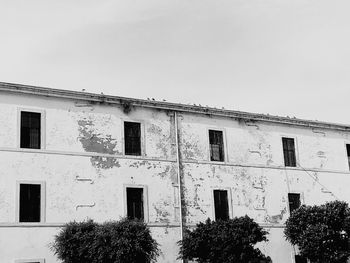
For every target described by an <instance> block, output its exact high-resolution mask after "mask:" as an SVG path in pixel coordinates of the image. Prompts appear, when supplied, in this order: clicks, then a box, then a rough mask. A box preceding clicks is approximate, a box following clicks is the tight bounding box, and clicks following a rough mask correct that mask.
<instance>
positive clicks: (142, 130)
mask: <svg viewBox="0 0 350 263" xmlns="http://www.w3.org/2000/svg"><path fill="white" fill-rule="evenodd" d="M125 122H135V123H139V124H140V140H141V142H140V144H141V154H140V155H131V154H125V132H124V130H125ZM121 132H122V154H123V156H124V157H133V158H142V157H144V156H146V145H145V124H144V121H143V120H137V119H122V129H121Z"/></svg>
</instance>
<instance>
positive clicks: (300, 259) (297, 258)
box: [295, 255, 307, 263]
mask: <svg viewBox="0 0 350 263" xmlns="http://www.w3.org/2000/svg"><path fill="white" fill-rule="evenodd" d="M295 263H307V259H306V258H304V257H302V256H300V255H295Z"/></svg>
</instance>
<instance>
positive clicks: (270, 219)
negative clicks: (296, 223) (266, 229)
mask: <svg viewBox="0 0 350 263" xmlns="http://www.w3.org/2000/svg"><path fill="white" fill-rule="evenodd" d="M286 213H287V209H286V208H284V209H283V210H282V211H281V213H280V214H278V215H273V216H269V215H267V216H266V221H267V222H269V223H272V224H278V223H280V222H281V221H282V219H283V215H284V214H286Z"/></svg>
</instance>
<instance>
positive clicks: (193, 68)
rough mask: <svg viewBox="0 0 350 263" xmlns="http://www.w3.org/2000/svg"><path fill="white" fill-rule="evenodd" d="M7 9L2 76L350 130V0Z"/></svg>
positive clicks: (158, 0)
mask: <svg viewBox="0 0 350 263" xmlns="http://www.w3.org/2000/svg"><path fill="white" fill-rule="evenodd" d="M0 3H1V5H0V36H1V38H0V40H1V41H0V59H1V63H0V81H3V82H13V83H21V84H29V85H38V86H44V87H51V88H60V89H70V90H82V89H86V90H87V91H89V92H97V93H100V92H104V93H105V94H112V95H120V96H127V97H135V98H147V97H153V98H155V99H158V100H162V99H166V100H167V101H172V102H182V103H196V104H201V105H209V106H216V107H220V108H221V107H225V108H227V109H234V110H242V111H250V112H258V113H270V114H277V115H282V116H286V115H288V116H291V117H292V116H296V117H300V118H307V119H318V120H323V121H330V122H339V123H347V124H350V107H349V105H350V103H349V101H350V96H349V95H350V89H349V88H350V15H349V12H350V1H349V0H289V1H288V0H31V1H28V0H27V1H26V0H23V1H19V0H0Z"/></svg>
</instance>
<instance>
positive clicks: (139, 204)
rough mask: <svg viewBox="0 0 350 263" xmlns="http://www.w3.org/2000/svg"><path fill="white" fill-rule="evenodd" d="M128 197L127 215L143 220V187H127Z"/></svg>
mask: <svg viewBox="0 0 350 263" xmlns="http://www.w3.org/2000/svg"><path fill="white" fill-rule="evenodd" d="M126 199H127V217H128V218H129V219H140V220H143V219H144V211H143V188H126Z"/></svg>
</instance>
